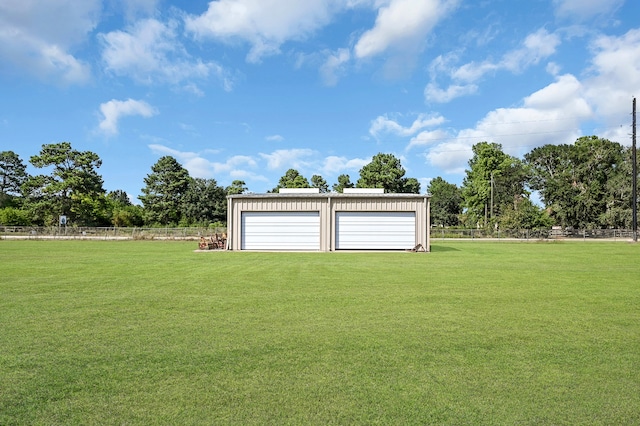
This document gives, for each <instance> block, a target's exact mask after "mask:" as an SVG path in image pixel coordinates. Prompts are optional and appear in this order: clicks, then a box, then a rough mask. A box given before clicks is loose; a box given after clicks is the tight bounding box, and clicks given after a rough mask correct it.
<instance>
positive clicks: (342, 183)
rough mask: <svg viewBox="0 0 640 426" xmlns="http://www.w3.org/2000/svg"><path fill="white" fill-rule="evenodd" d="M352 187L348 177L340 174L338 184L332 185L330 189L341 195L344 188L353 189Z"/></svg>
mask: <svg viewBox="0 0 640 426" xmlns="http://www.w3.org/2000/svg"><path fill="white" fill-rule="evenodd" d="M354 186H355V185H354V184H353V183H352V182H351V178H350V177H349V175H346V174H341V175H340V176H338V182H337V183H334V184H333V186H332V189H333V191H334V192H340V193H342V192H344V189H345V188H353V187H354Z"/></svg>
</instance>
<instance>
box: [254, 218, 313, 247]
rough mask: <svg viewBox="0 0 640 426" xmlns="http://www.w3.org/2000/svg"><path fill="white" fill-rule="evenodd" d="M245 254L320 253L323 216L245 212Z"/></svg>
mask: <svg viewBox="0 0 640 426" xmlns="http://www.w3.org/2000/svg"><path fill="white" fill-rule="evenodd" d="M241 238H242V240H241V249H242V250H319V249H320V214H319V212H243V213H242V237H241Z"/></svg>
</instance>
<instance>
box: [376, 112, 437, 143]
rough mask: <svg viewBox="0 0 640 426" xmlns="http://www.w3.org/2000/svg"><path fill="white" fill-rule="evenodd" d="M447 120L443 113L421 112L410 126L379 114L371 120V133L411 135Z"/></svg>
mask: <svg viewBox="0 0 640 426" xmlns="http://www.w3.org/2000/svg"><path fill="white" fill-rule="evenodd" d="M444 122H445V119H444V117H443V116H441V115H429V114H420V115H418V117H417V118H416V119H415V120H414V122H413V123H412V124H411V126H409V127H404V126H402V125H400V124H398V122H397V121H395V120H392V119H390V118H389V117H388V116H386V115H385V116H379V117H377V118H376V119H375V120H373V121H372V122H371V126H370V127H369V134H371V135H372V136H373V137H376V138H377V137H379V136H380V135H381V134H383V133H392V134H395V135H398V136H411V135H414V134H415V133H417V132H418V131H420V130H422V129H424V128H425V127H433V126H437V125H439V124H442V123H444Z"/></svg>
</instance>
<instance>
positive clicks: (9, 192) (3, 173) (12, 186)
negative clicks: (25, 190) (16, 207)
mask: <svg viewBox="0 0 640 426" xmlns="http://www.w3.org/2000/svg"><path fill="white" fill-rule="evenodd" d="M27 178H28V175H27V166H25V164H24V163H23V162H22V160H21V159H20V156H18V154H16V153H15V152H13V151H2V152H0V208H2V207H5V206H10V205H12V204H13V202H12V200H13V199H14V198H16V197H18V196H19V195H20V194H21V187H22V184H23V183H24V182H25V181H26V180H27Z"/></svg>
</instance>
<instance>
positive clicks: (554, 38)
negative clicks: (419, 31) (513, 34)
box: [424, 28, 560, 103]
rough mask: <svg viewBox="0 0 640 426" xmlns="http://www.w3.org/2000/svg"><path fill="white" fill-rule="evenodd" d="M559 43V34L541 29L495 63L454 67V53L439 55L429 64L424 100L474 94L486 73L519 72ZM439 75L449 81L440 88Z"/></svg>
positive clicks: (555, 47) (550, 52) (553, 49)
mask: <svg viewBox="0 0 640 426" xmlns="http://www.w3.org/2000/svg"><path fill="white" fill-rule="evenodd" d="M559 44H560V38H559V37H558V35H556V34H552V33H549V32H548V31H547V30H546V29H544V28H543V29H539V30H538V31H536V32H534V33H532V34H529V35H528V36H527V37H526V38H525V39H524V40H523V42H522V46H521V47H519V48H517V49H514V50H512V51H509V52H506V53H505V54H504V55H503V56H502V57H501V58H500V60H499V61H496V62H493V61H490V60H485V61H482V62H469V63H467V64H464V65H462V66H460V67H458V68H455V67H453V66H452V63H453V62H454V61H456V60H457V59H458V56H457V55H456V54H451V55H448V56H446V57H443V56H438V57H437V58H436V59H434V61H432V63H431V65H430V67H429V70H430V74H431V80H432V81H431V82H430V83H428V84H427V86H426V87H425V90H424V95H425V100H426V102H438V103H445V102H450V101H452V100H453V99H455V98H458V97H460V96H466V95H470V94H473V93H476V92H477V90H478V86H477V85H476V84H475V83H476V82H477V81H479V80H480V79H482V78H483V77H484V76H485V75H486V74H488V73H493V72H497V71H501V70H505V71H509V72H512V73H521V72H522V71H524V70H525V69H526V68H529V67H531V66H532V65H536V64H538V63H540V62H541V61H542V60H543V59H546V58H548V57H550V56H552V55H553V54H554V53H555V52H556V49H557V47H558V45H559ZM439 74H445V77H448V78H449V79H450V80H451V81H452V83H450V84H449V86H448V87H447V88H446V89H442V88H440V86H439V85H438V84H436V80H437V78H438V75H439ZM447 74H448V75H447Z"/></svg>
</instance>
